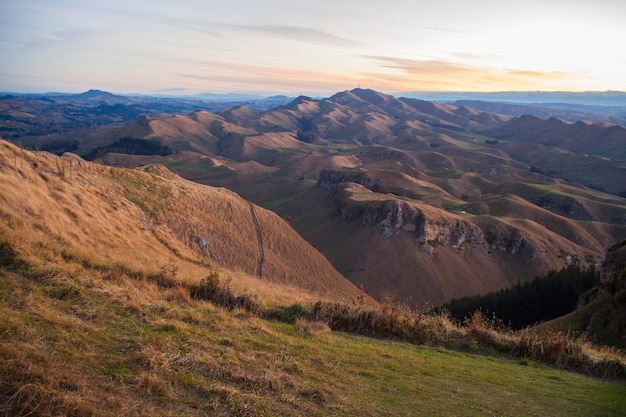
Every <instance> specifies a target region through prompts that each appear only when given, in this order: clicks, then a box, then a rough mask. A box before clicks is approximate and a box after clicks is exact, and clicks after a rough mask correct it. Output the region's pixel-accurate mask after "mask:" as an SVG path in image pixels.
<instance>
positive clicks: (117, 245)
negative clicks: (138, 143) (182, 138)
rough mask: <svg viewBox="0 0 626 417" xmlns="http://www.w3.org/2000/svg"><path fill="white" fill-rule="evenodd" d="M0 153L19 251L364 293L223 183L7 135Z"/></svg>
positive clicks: (7, 225) (1, 226) (268, 287)
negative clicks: (99, 159) (15, 141)
mask: <svg viewBox="0 0 626 417" xmlns="http://www.w3.org/2000/svg"><path fill="white" fill-rule="evenodd" d="M0 158H1V159H0V165H1V166H2V171H1V173H0V182H1V189H2V192H1V193H0V199H1V201H2V205H1V207H0V210H1V215H2V217H1V219H2V222H1V223H0V234H1V235H2V236H3V238H4V239H8V240H9V241H10V242H11V243H12V244H13V245H15V246H16V248H17V250H18V251H22V250H26V249H27V248H38V249H37V251H36V252H35V253H34V254H33V255H34V256H39V257H40V259H39V260H37V262H42V260H43V262H45V260H46V259H47V258H48V257H49V258H50V259H51V260H53V259H54V257H55V256H58V253H61V254H62V256H63V257H65V258H68V259H70V258H71V259H79V260H81V262H83V263H85V264H91V265H114V264H116V263H120V262H121V263H124V264H125V265H127V266H128V267H131V268H133V269H135V270H140V271H144V272H146V273H148V274H150V273H157V272H159V271H160V270H176V272H177V275H178V277H179V278H180V279H181V280H187V281H194V280H195V281H198V280H200V279H201V278H203V277H204V276H206V275H207V274H209V273H210V272H211V271H213V270H217V271H220V272H222V273H223V274H224V275H225V276H227V277H229V278H230V279H232V280H233V285H234V286H235V287H238V288H240V289H241V290H247V291H250V290H255V291H260V292H265V293H274V294H289V291H290V290H294V291H296V290H298V291H300V292H303V291H307V292H309V293H311V294H316V295H317V296H320V297H332V298H340V299H346V300H348V299H351V298H354V297H361V296H362V295H363V294H362V292H361V291H360V290H358V289H357V288H356V287H355V286H354V285H353V284H351V283H349V282H348V281H347V280H346V279H345V278H343V277H342V276H341V275H340V274H339V273H337V271H335V270H334V269H333V268H332V266H331V265H330V264H329V262H328V261H327V260H326V259H325V258H324V257H323V256H322V255H320V254H319V252H317V251H316V250H315V249H313V248H312V247H311V246H310V245H309V244H308V243H306V242H305V241H304V240H302V239H301V238H300V236H299V235H298V234H297V233H296V232H294V231H293V230H292V229H291V228H290V227H289V226H288V225H287V223H285V222H284V221H283V220H282V219H281V218H279V217H278V216H277V215H275V214H274V213H272V212H269V211H267V210H265V209H262V208H260V207H258V206H255V205H253V204H251V203H248V202H246V201H245V200H243V199H241V198H240V197H238V196H237V195H236V194H234V193H233V192H230V191H228V190H225V189H217V188H211V187H206V186H202V185H199V184H195V183H191V182H189V181H186V180H183V179H182V178H180V177H178V176H176V175H175V174H173V173H171V172H170V171H168V170H167V169H165V168H163V167H158V166H152V167H146V168H144V169H143V170H142V171H139V170H127V169H119V168H109V167H105V166H102V165H95V164H92V163H88V162H85V161H83V160H81V159H80V158H78V157H76V156H73V155H70V154H67V155H66V156H64V157H58V156H54V155H52V154H48V153H32V152H28V151H23V150H21V149H19V148H17V147H15V146H13V145H11V144H9V143H7V142H4V141H2V142H0ZM59 248H60V249H62V250H58V249H59ZM29 252H30V251H27V253H29ZM278 288H284V290H283V291H281V290H278Z"/></svg>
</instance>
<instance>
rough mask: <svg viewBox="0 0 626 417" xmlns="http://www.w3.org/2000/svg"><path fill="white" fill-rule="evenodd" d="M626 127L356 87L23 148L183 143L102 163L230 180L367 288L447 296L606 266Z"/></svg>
mask: <svg viewBox="0 0 626 417" xmlns="http://www.w3.org/2000/svg"><path fill="white" fill-rule="evenodd" d="M624 132H626V130H625V129H622V128H617V127H614V126H613V127H611V126H603V125H598V124H591V125H590V124H586V123H575V124H569V123H564V122H562V121H558V120H556V119H551V120H543V119H539V118H536V117H535V118H521V119H518V118H511V117H509V116H505V115H500V114H496V113H487V112H483V111H480V110H477V109H473V108H471V107H467V106H461V107H458V106H454V105H450V104H440V103H433V102H429V101H423V100H418V99H414V98H395V97H393V96H389V95H385V94H381V93H378V92H375V91H372V90H363V89H355V90H352V91H345V92H341V93H337V94H335V95H333V96H332V97H329V98H326V99H312V98H310V97H298V98H297V99H295V100H293V101H291V102H290V103H288V104H285V105H283V106H279V107H276V108H273V109H271V110H268V111H264V112H254V111H252V110H250V109H249V108H247V107H245V106H237V107H232V108H226V109H223V110H221V111H219V112H217V113H209V112H206V111H195V112H193V113H191V114H188V115H186V116H179V115H177V116H168V117H141V118H139V119H138V120H136V121H134V122H132V123H129V124H126V125H124V126H121V127H114V128H102V129H91V130H89V131H82V132H73V133H71V132H70V133H67V134H63V135H49V136H40V137H37V138H33V140H32V142H29V143H28V146H35V145H36V146H39V147H40V148H43V147H44V146H47V145H48V144H50V143H54V142H55V141H78V142H79V147H78V149H76V150H75V152H77V153H80V154H82V155H86V154H88V153H89V152H91V151H92V150H93V149H96V148H98V147H102V148H103V149H106V146H107V145H110V144H112V143H114V142H117V141H119V140H120V139H122V138H136V139H149V140H151V141H158V142H159V143H160V144H161V145H162V146H166V147H168V148H169V149H172V150H173V153H171V154H169V155H165V156H163V155H136V154H133V155H130V154H128V153H119V152H118V153H105V154H104V156H103V157H102V162H104V163H105V164H110V165H121V166H127V167H136V166H138V165H140V164H148V163H153V162H158V163H162V164H165V165H166V166H168V167H169V168H170V169H172V170H174V171H176V172H178V173H179V174H181V175H182V176H184V177H185V178H188V179H191V180H193V181H196V182H200V183H204V184H210V185H215V186H223V187H226V188H229V189H232V190H234V191H236V192H237V193H239V194H240V195H241V196H243V197H244V198H246V199H248V200H250V201H253V202H255V203H257V204H261V205H263V206H264V207H266V208H270V209H272V210H274V211H276V212H277V213H279V214H280V215H282V216H283V217H284V218H285V219H287V220H289V221H290V224H291V225H292V227H294V229H295V230H296V231H298V232H299V233H300V234H301V235H302V236H303V237H305V238H306V239H307V240H308V241H309V242H311V243H312V244H313V245H314V246H315V247H316V248H317V249H318V250H320V251H321V252H322V253H324V254H325V255H326V257H327V258H328V259H329V260H330V261H331V263H332V264H333V265H334V266H335V268H337V269H338V270H339V272H341V273H342V274H344V275H345V276H346V277H348V278H349V279H350V280H351V281H352V282H353V283H355V284H357V285H363V286H364V288H365V290H366V291H368V292H369V293H370V294H372V295H375V296H376V297H382V296H383V295H385V294H388V293H391V294H396V295H397V296H398V297H400V298H402V299H404V300H407V301H409V302H410V303H412V304H423V303H426V302H429V303H432V304H440V303H443V302H445V301H447V300H449V299H451V298H453V297H459V296H462V295H468V294H476V293H482V292H486V291H491V290H496V289H499V288H502V287H505V286H509V285H512V284H515V283H517V282H518V281H526V280H528V279H531V278H533V277H534V276H536V275H539V274H542V273H545V272H547V271H548V270H550V269H555V268H556V269H559V268H561V267H564V266H567V265H579V266H587V265H593V264H599V263H600V262H601V259H602V256H603V254H604V252H605V249H606V247H607V246H608V245H609V244H611V243H612V242H614V241H616V240H620V239H622V238H623V237H624V236H625V235H626V225H625V223H626V199H624V198H621V197H619V196H618V195H617V194H619V193H621V192H624V191H626V183H625V181H626V175H625V174H624V170H625V165H624V164H625V163H626V161H624V159H623V157H622V156H621V155H622V153H621V152H622V150H623V149H626V146H624V144H626V135H625V134H624ZM524 135H526V136H524ZM599 138H607V139H606V140H603V141H600V140H599ZM605 145H606V146H605ZM596 151H597V152H596ZM585 184H586V185H588V186H592V187H594V188H595V189H590V188H587V187H586V186H585ZM600 189H603V190H605V191H608V192H611V193H612V194H607V193H604V192H601V191H599V190H600Z"/></svg>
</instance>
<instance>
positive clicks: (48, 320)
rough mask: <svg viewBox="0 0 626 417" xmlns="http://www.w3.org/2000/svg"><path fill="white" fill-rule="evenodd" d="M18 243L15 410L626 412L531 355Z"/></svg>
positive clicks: (10, 377) (5, 289)
mask: <svg viewBox="0 0 626 417" xmlns="http://www.w3.org/2000/svg"><path fill="white" fill-rule="evenodd" d="M9 251H10V250H8V247H7V246H3V248H2V252H1V253H2V257H1V260H2V268H1V269H0V283H1V284H2V285H0V299H1V300H2V302H1V303H0V318H2V321H1V324H0V334H2V338H0V360H1V363H2V365H1V366H0V412H1V413H2V414H3V415H14V416H26V415H66V416H119V415H126V416H177V415H186V416H204V415H217V416H241V415H255V416H276V415H280V416H327V415H334V416H363V415H371V416H375V415H376V416H379V415H467V416H483V415H492V414H493V415H516V416H543V415H550V416H571V415H576V414H579V415H587V416H591V415H593V416H598V417H600V416H607V417H608V416H618V415H623V414H624V413H625V412H626V402H625V398H626V385H624V384H618V383H610V382H603V381H600V380H598V379H590V378H586V377H583V376H580V375H577V374H573V373H568V372H565V371H559V370H555V369H551V368H546V367H543V366H540V365H537V364H535V363H533V362H532V361H527V360H523V361H521V362H518V361H511V360H498V359H494V358H493V357H481V356H477V355H470V354H465V353H457V352H451V351H447V350H444V349H430V348H416V347H415V346H412V345H409V344H404V343H397V342H388V341H377V340H372V339H367V338H363V337H355V336H350V335H347V334H342V333H321V334H311V333H303V332H301V331H299V330H297V329H296V328H294V326H293V325H290V324H283V323H276V322H268V321H264V320H260V319H258V318H256V317H254V316H251V315H249V314H248V313H245V312H242V311H237V310H236V311H234V312H228V311H225V310H222V309H220V308H217V307H215V306H213V305H212V304H209V303H207V302H204V301H190V300H189V299H187V298H185V297H184V296H183V295H182V294H181V293H177V292H175V291H173V290H171V289H162V288H159V287H158V286H155V285H154V284H153V283H151V282H147V281H143V280H136V279H134V278H132V277H129V276H126V275H123V274H117V275H115V276H111V275H109V274H108V272H106V271H102V272H99V271H97V270H93V269H88V268H82V267H80V266H79V265H77V264H74V263H73V262H72V261H69V262H68V263H67V266H70V265H71V266H72V267H73V272H72V273H67V272H64V271H62V270H59V269H58V268H63V265H62V262H57V263H55V264H54V265H55V267H54V268H53V267H51V266H50V265H48V266H47V267H46V268H36V267H35V268H33V267H32V266H31V267H25V265H23V264H21V263H20V262H21V261H20V260H19V258H16V257H15V256H13V255H11V254H10V253H8V252H9ZM7 264H11V265H10V266H8V265H7ZM16 264H20V265H16ZM442 398H445V401H442Z"/></svg>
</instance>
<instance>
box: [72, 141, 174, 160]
mask: <svg viewBox="0 0 626 417" xmlns="http://www.w3.org/2000/svg"><path fill="white" fill-rule="evenodd" d="M172 152H173V150H172V148H170V147H169V146H164V145H161V143H160V142H159V141H158V140H153V139H138V138H121V139H118V140H117V141H115V142H113V143H112V144H110V145H107V146H99V147H97V148H95V149H93V150H92V151H91V152H89V153H88V154H87V155H85V157H84V158H85V159H87V160H89V161H92V160H94V159H98V158H102V157H103V156H104V155H106V154H107V153H123V154H127V155H161V156H165V155H169V154H171V153H172Z"/></svg>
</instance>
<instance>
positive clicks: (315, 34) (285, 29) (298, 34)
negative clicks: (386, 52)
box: [223, 25, 362, 47]
mask: <svg viewBox="0 0 626 417" xmlns="http://www.w3.org/2000/svg"><path fill="white" fill-rule="evenodd" d="M223 26H224V27H228V28H230V29H237V30H243V31H250V32H258V33H261V34H265V35H271V36H276V37H279V38H284V39H290V40H296V41H300V42H309V43H320V44H324V45H335V46H343V47H356V46H362V44H361V43H359V42H357V41H354V40H351V39H347V38H343V37H341V36H336V35H333V34H332V33H329V32H325V31H322V30H317V29H311V28H307V27H300V26H287V25H223Z"/></svg>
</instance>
